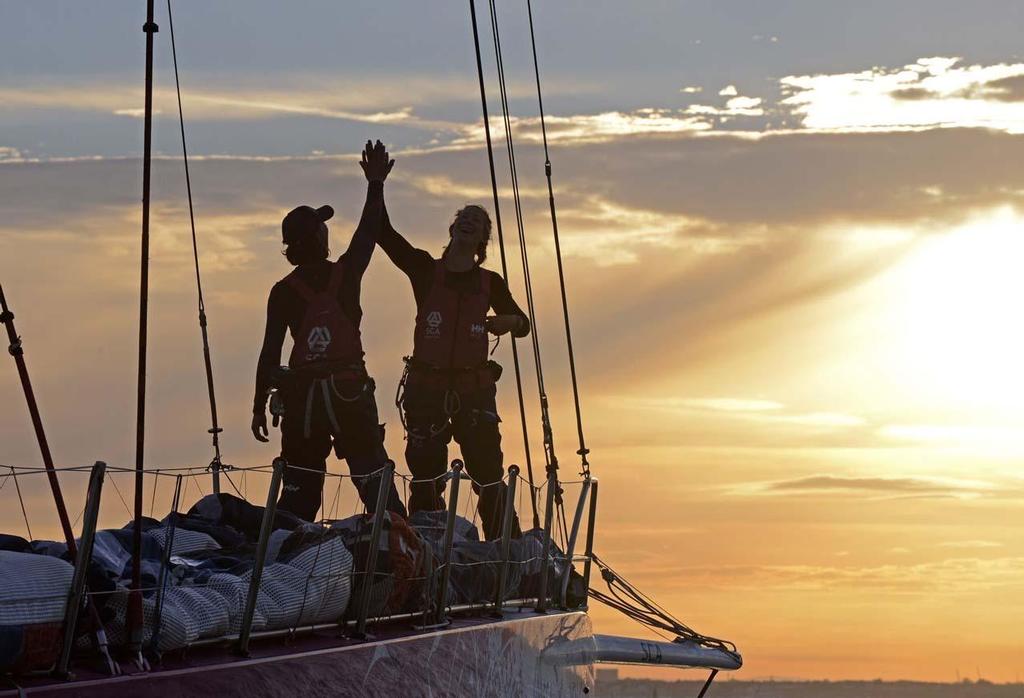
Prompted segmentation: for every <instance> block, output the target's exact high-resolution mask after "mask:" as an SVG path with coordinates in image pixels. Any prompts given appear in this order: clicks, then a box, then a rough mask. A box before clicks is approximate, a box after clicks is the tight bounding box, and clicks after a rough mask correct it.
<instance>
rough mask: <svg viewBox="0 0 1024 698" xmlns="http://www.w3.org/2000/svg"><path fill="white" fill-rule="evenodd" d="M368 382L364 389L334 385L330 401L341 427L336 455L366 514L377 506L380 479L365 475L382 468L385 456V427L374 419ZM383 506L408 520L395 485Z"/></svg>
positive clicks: (386, 456)
mask: <svg viewBox="0 0 1024 698" xmlns="http://www.w3.org/2000/svg"><path fill="white" fill-rule="evenodd" d="M367 381H368V382H367V383H366V384H365V387H361V386H360V385H359V384H358V383H359V382H356V383H353V384H347V385H342V384H341V383H340V382H335V386H334V387H335V391H336V393H335V395H334V399H333V401H332V402H333V406H334V411H335V414H336V415H337V419H338V426H339V427H340V428H341V434H340V439H339V440H338V441H337V442H336V446H337V447H338V448H337V449H336V451H337V455H338V457H339V458H344V459H345V461H346V462H347V463H348V469H349V472H350V473H351V474H352V482H353V484H354V485H355V486H356V490H357V491H358V492H359V497H360V499H362V500H363V504H364V505H365V506H366V511H368V512H370V513H373V512H374V511H375V510H376V507H377V493H378V492H379V491H380V478H381V476H380V475H374V476H372V477H368V476H369V475H370V473H374V472H376V471H378V470H380V469H381V468H383V467H384V465H385V464H386V463H387V460H388V454H387V451H386V450H385V448H384V425H382V424H380V422H379V420H378V416H377V400H376V398H375V397H374V384H373V381H372V379H367ZM386 506H387V509H388V511H393V512H394V513H396V514H398V515H400V516H401V517H403V518H407V517H408V513H407V512H406V510H405V504H403V503H402V498H401V497H400V496H399V495H398V489H397V488H396V487H395V485H394V482H392V484H391V491H390V492H389V493H388V499H387V505H386Z"/></svg>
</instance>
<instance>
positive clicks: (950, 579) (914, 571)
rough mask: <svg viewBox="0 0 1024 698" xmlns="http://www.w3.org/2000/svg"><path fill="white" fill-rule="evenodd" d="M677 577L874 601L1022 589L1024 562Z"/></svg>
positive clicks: (731, 569) (732, 569)
mask: <svg viewBox="0 0 1024 698" xmlns="http://www.w3.org/2000/svg"><path fill="white" fill-rule="evenodd" d="M890 552H902V549H901V548H900V547H897V548H893V549H892V550H890ZM674 572H675V573H676V574H677V575H679V576H680V577H683V578H686V579H688V580H690V584H691V585H692V586H705V585H709V586H715V587H717V588H719V589H728V590H733V591H739V590H753V589H758V590H765V589H774V590H778V591H787V592H812V593H813V592H827V593H832V592H835V591H839V590H846V591H853V592H862V593H865V594H868V595H874V596H877V595H878V594H879V593H887V594H901V595H914V596H918V595H920V596H927V595H934V594H936V593H942V594H979V593H986V592H991V591H994V590H1000V589H1012V588H1015V587H1019V585H1020V580H1021V579H1022V577H1024V558H1022V557H1001V558H994V559H976V558H954V559H949V560H941V561H937V562H926V563H919V564H902V565H898V564H886V565H875V566H854V565H850V566H827V565H722V566H716V567H686V568H676V569H675V570H674Z"/></svg>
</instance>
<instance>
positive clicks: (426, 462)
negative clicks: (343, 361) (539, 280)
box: [378, 205, 530, 540]
mask: <svg viewBox="0 0 1024 698" xmlns="http://www.w3.org/2000/svg"><path fill="white" fill-rule="evenodd" d="M448 235H449V240H448V245H447V246H446V247H445V248H444V251H443V253H442V254H441V257H440V259H436V258H434V257H433V256H432V255H431V254H430V253H429V252H427V251H425V250H421V249H417V248H414V247H413V246H412V245H410V244H409V242H408V241H406V240H405V238H403V237H402V236H401V235H400V234H399V233H398V232H397V231H396V230H395V229H394V228H393V227H391V222H390V220H389V219H388V216H387V209H386V208H385V209H384V224H383V227H382V229H381V234H380V238H379V240H378V242H379V244H380V246H381V248H383V250H384V252H385V253H387V255H388V257H389V258H390V259H391V261H392V262H394V263H395V266H397V267H398V268H399V269H401V270H402V271H403V272H405V273H406V275H407V276H408V277H409V281H410V282H411V283H412V290H413V295H414V296H415V298H416V329H415V332H414V339H413V353H412V356H411V357H408V358H407V359H406V364H407V367H406V375H405V377H404V379H403V380H404V392H403V393H402V398H401V400H400V402H401V409H402V411H403V415H404V421H405V426H406V434H407V442H406V449H405V456H406V460H407V462H408V465H409V470H410V471H411V473H412V476H413V478H414V482H413V483H412V485H411V486H410V497H409V510H410V511H411V512H416V511H420V510H437V509H443V508H444V500H443V499H442V494H443V492H444V483H443V482H439V481H438V480H437V479H436V478H438V477H440V476H442V475H444V473H445V471H446V470H447V465H448V443H449V442H450V441H451V440H452V438H454V439H455V441H456V442H458V444H459V446H460V447H461V449H462V456H463V459H464V460H465V463H466V472H467V473H468V474H469V475H470V477H472V478H473V480H474V490H475V491H476V492H477V494H478V495H479V510H480V517H481V520H482V523H483V529H484V535H485V536H486V537H487V539H488V540H493V539H495V538H498V537H500V536H501V522H502V511H503V502H504V498H505V489H506V486H505V484H504V483H503V482H502V481H501V480H502V475H503V463H502V460H503V456H502V452H501V432H500V431H499V428H498V424H499V422H500V421H501V419H500V418H499V417H498V410H497V406H496V404H495V395H496V385H495V384H496V382H497V380H498V376H499V374H500V372H501V367H500V366H498V364H496V363H494V362H493V361H488V337H487V335H488V333H490V334H494V335H502V334H505V333H509V332H511V333H512V334H513V335H514V336H516V337H524V336H526V335H527V334H529V332H530V323H529V321H528V320H527V318H526V315H524V314H523V311H522V310H520V309H519V306H518V305H516V302H515V301H514V300H513V299H512V295H511V294H510V293H509V290H508V286H507V285H506V284H505V281H504V280H503V279H502V278H501V277H500V276H499V275H498V274H496V273H494V272H493V271H490V270H488V269H484V268H483V267H482V266H480V265H481V264H482V263H483V261H484V259H486V257H487V243H488V241H489V240H490V237H491V219H490V217H489V216H488V215H487V211H486V210H484V209H483V208H482V207H480V206H475V205H470V206H466V207H465V208H462V209H460V210H459V211H458V212H457V213H456V214H455V219H454V221H453V222H452V224H451V225H450V226H449V228H448ZM492 309H493V310H494V313H495V314H494V315H490V316H488V312H489V311H490V310H492ZM513 535H519V522H518V519H516V518H515V515H514V513H513Z"/></svg>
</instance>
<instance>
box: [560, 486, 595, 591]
mask: <svg viewBox="0 0 1024 698" xmlns="http://www.w3.org/2000/svg"><path fill="white" fill-rule="evenodd" d="M590 484H591V480H590V478H584V479H583V487H581V488H580V499H579V501H578V502H577V503H576V513H575V514H573V517H572V530H571V532H570V533H569V542H568V543H567V544H566V546H565V569H564V570H562V586H561V588H560V589H559V594H558V601H559V603H558V605H559V607H561V608H562V609H566V606H567V604H566V602H565V597H566V592H567V591H568V590H569V577H570V576H571V575H572V557H573V553H574V552H575V550H576V537H577V536H579V533H580V522H581V521H582V519H583V505H584V504H586V503H587V495H588V494H589V493H590Z"/></svg>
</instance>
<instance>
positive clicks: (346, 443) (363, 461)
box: [277, 378, 408, 521]
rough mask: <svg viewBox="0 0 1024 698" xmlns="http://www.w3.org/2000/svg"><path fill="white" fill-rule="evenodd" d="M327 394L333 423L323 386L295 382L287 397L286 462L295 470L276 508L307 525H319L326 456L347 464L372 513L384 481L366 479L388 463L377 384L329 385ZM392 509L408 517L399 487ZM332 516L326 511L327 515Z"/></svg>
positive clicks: (286, 473) (283, 452) (309, 381)
mask: <svg viewBox="0 0 1024 698" xmlns="http://www.w3.org/2000/svg"><path fill="white" fill-rule="evenodd" d="M311 386H312V389H313V392H312V399H310V387H311ZM327 392H328V397H329V399H330V408H331V409H332V410H333V413H334V420H333V422H334V423H332V420H331V417H330V413H329V412H328V411H327V405H326V402H325V397H324V394H323V390H322V386H321V383H320V382H319V381H313V380H312V379H309V378H307V379H305V380H300V381H295V384H294V385H289V386H288V387H287V388H286V389H285V390H284V392H283V397H284V407H285V413H284V416H283V417H282V421H281V457H282V458H284V459H285V461H287V462H288V465H289V466H294V467H289V468H286V469H285V471H284V487H283V488H282V492H281V498H280V499H279V500H278V502H277V505H278V506H279V507H281V508H282V509H285V510H287V511H290V512H292V513H293V514H295V515H296V516H298V517H300V518H302V519H304V520H306V521H312V520H314V517H315V516H316V513H317V510H319V509H320V504H321V500H322V496H323V486H324V473H325V472H326V470H327V454H329V453H330V452H331V449H332V448H333V449H334V451H335V454H336V455H337V456H338V458H344V459H345V460H346V462H347V463H348V468H349V472H350V473H351V475H352V481H353V483H354V484H355V486H356V489H357V490H358V492H359V497H360V498H361V499H362V500H363V504H364V505H365V506H366V510H367V511H368V512H371V513H372V512H373V511H374V510H375V509H376V508H377V492H378V489H379V485H380V478H379V476H373V477H366V476H367V475H369V474H370V473H373V472H375V471H377V470H379V469H380V468H382V467H384V464H385V463H386V462H387V460H388V455H387V452H386V451H385V450H384V439H383V427H382V426H381V424H380V422H379V421H378V418H377V402H376V399H375V398H374V384H373V380H372V379H370V378H365V379H355V380H353V379H347V380H336V381H334V384H333V385H332V384H331V383H330V381H328V383H327ZM307 406H308V407H309V415H308V417H307V414H306V411H307ZM335 424H336V425H337V430H335ZM307 429H308V434H307V433H306V432H307ZM335 431H336V432H337V433H335ZM387 508H388V510H389V511H393V512H395V513H396V514H399V515H401V516H402V517H407V516H408V515H407V513H406V510H405V505H403V504H402V500H401V498H400V497H399V496H398V491H397V489H396V488H395V486H394V483H392V485H391V492H390V493H389V495H388V504H387ZM328 514H329V512H327V511H325V512H324V515H325V516H326V515H328Z"/></svg>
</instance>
